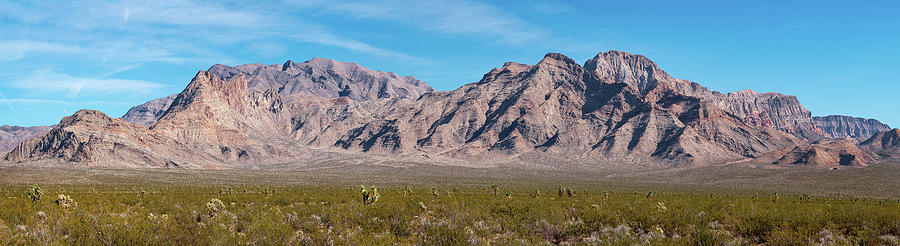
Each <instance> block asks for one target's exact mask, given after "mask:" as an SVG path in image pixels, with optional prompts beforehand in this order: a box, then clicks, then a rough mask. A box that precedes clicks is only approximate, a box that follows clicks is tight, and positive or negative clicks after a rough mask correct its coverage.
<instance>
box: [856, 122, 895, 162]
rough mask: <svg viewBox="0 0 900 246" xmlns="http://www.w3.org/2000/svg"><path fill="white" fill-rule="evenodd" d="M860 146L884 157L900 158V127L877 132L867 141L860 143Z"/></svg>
mask: <svg viewBox="0 0 900 246" xmlns="http://www.w3.org/2000/svg"><path fill="white" fill-rule="evenodd" d="M859 147H860V148H861V149H863V150H866V151H870V152H872V153H875V154H877V155H879V156H881V157H884V158H889V159H893V160H900V129H897V128H894V129H891V130H888V131H883V132H879V133H876V134H875V135H873V136H872V137H870V138H869V139H867V140H866V141H863V142H861V143H859Z"/></svg>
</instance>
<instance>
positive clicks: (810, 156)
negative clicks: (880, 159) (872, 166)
mask: <svg viewBox="0 0 900 246" xmlns="http://www.w3.org/2000/svg"><path fill="white" fill-rule="evenodd" d="M754 161H755V162H761V163H771V164H777V165H801V166H814V167H838V166H867V165H868V163H874V162H875V159H874V158H872V156H870V155H869V154H867V153H865V152H863V151H862V150H860V149H859V148H858V147H857V146H856V144H854V143H853V142H851V141H850V140H848V139H841V140H836V141H821V142H817V143H813V144H809V145H801V146H795V147H788V148H785V149H782V150H778V151H773V152H770V153H766V154H764V155H762V156H760V157H758V158H756V159H754Z"/></svg>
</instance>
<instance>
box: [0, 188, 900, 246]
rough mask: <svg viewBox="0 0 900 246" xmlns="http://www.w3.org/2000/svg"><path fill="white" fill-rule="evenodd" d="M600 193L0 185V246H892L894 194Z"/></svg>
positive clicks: (899, 217)
mask: <svg viewBox="0 0 900 246" xmlns="http://www.w3.org/2000/svg"><path fill="white" fill-rule="evenodd" d="M607 188H608V187H600V186H598V187H584V189H583V191H581V190H582V189H579V190H580V191H579V192H578V193H576V192H574V190H573V189H570V188H565V187H563V186H555V185H554V186H544V187H536V186H522V187H516V186H514V185H508V186H507V185H505V186H503V187H502V189H501V188H499V187H498V186H496V185H458V186H452V185H451V186H441V188H440V191H445V190H446V192H445V193H446V194H444V193H440V194H439V192H438V189H437V188H436V186H433V185H427V186H426V185H416V186H412V187H410V186H407V185H405V184H400V185H395V186H390V185H380V186H379V187H378V188H375V187H363V188H361V189H359V190H356V189H349V190H348V189H347V188H346V186H342V185H320V186H277V187H274V186H273V187H270V186H252V185H250V186H244V187H242V188H240V189H233V188H229V187H226V186H216V185H209V186H196V187H194V186H169V185H158V186H157V185H152V184H148V185H145V186H141V187H129V186H114V185H87V184H66V185H61V184H60V185H44V186H43V187H42V188H40V189H35V187H30V188H29V186H27V185H26V186H20V185H6V186H0V243H3V244H39V245H48V244H49V245H53V244H77V245H83V244H86V245H97V244H102V245H110V244H112V245H147V244H149V245H170V244H173V243H175V244H188V245H236V244H242V245H245V244H317V245H318V244H338V245H370V244H376V245H390V244H393V243H399V244H401V245H404V244H425V245H432V244H437V245H488V244H499V245H509V244H513V245H520V244H559V243H587V244H601V245H634V244H653V245H659V244H662V245H672V244H674V245H748V244H751V245H755V244H765V245H810V244H825V245H897V244H898V237H900V202H898V201H897V200H895V199H892V200H877V199H858V200H857V198H855V197H853V198H851V197H843V198H842V197H826V196H814V195H806V194H803V195H799V196H786V195H778V194H773V193H769V194H768V195H767V194H756V193H753V194H744V193H733V194H732V193H716V194H714V195H713V194H712V193H710V194H702V193H700V194H695V192H691V193H688V192H672V191H669V192H656V191H648V190H617V191H610V190H609V189H607ZM552 189H556V192H555V193H556V194H553V195H541V191H540V190H545V191H546V190H552ZM23 190H28V191H29V192H22V191H23ZM36 190H37V191H40V192H35V191H36ZM276 190H277V191H278V192H275V191H276ZM501 190H502V191H503V193H501V194H504V195H499V194H498V193H500V191H501ZM429 191H430V192H429ZM37 194H42V195H45V196H48V197H57V198H58V199H56V200H49V199H36V197H40V196H41V195H37ZM545 194H546V193H545ZM551 194H552V193H551ZM361 197H362V202H360V198H361ZM76 201H77V202H76Z"/></svg>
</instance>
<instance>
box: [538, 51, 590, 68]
mask: <svg viewBox="0 0 900 246" xmlns="http://www.w3.org/2000/svg"><path fill="white" fill-rule="evenodd" d="M537 65H538V66H541V65H547V66H557V67H570V66H579V65H578V63H576V62H575V60H572V58H569V57H568V56H566V55H563V54H560V53H552V52H551V53H547V54H546V55H544V59H541V61H540V62H538V63H537ZM579 67H580V66H579Z"/></svg>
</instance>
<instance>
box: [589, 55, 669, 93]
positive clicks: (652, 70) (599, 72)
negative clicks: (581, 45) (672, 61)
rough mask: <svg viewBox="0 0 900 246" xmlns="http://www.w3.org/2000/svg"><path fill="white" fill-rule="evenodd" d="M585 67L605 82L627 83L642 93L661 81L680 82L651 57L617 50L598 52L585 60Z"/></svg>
mask: <svg viewBox="0 0 900 246" xmlns="http://www.w3.org/2000/svg"><path fill="white" fill-rule="evenodd" d="M584 68H585V70H586V71H587V72H588V73H591V74H592V75H594V77H596V78H597V79H598V80H599V81H601V82H603V83H608V84H611V83H625V84H627V85H628V86H630V87H632V88H634V89H635V90H637V91H638V92H640V93H642V94H646V93H648V92H649V91H650V90H652V89H653V88H655V86H656V85H657V84H659V83H661V82H662V83H665V82H668V83H669V84H675V83H678V82H680V81H677V80H675V79H673V78H672V77H671V76H669V74H667V73H666V72H665V71H662V70H661V69H660V68H659V66H657V65H656V63H654V62H653V61H651V60H650V59H647V58H646V57H644V56H642V55H633V54H629V53H626V52H622V51H616V50H611V51H607V52H600V53H598V54H597V56H594V58H592V59H590V60H588V61H587V62H585V65H584ZM669 86H670V87H671V86H674V85H669Z"/></svg>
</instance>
